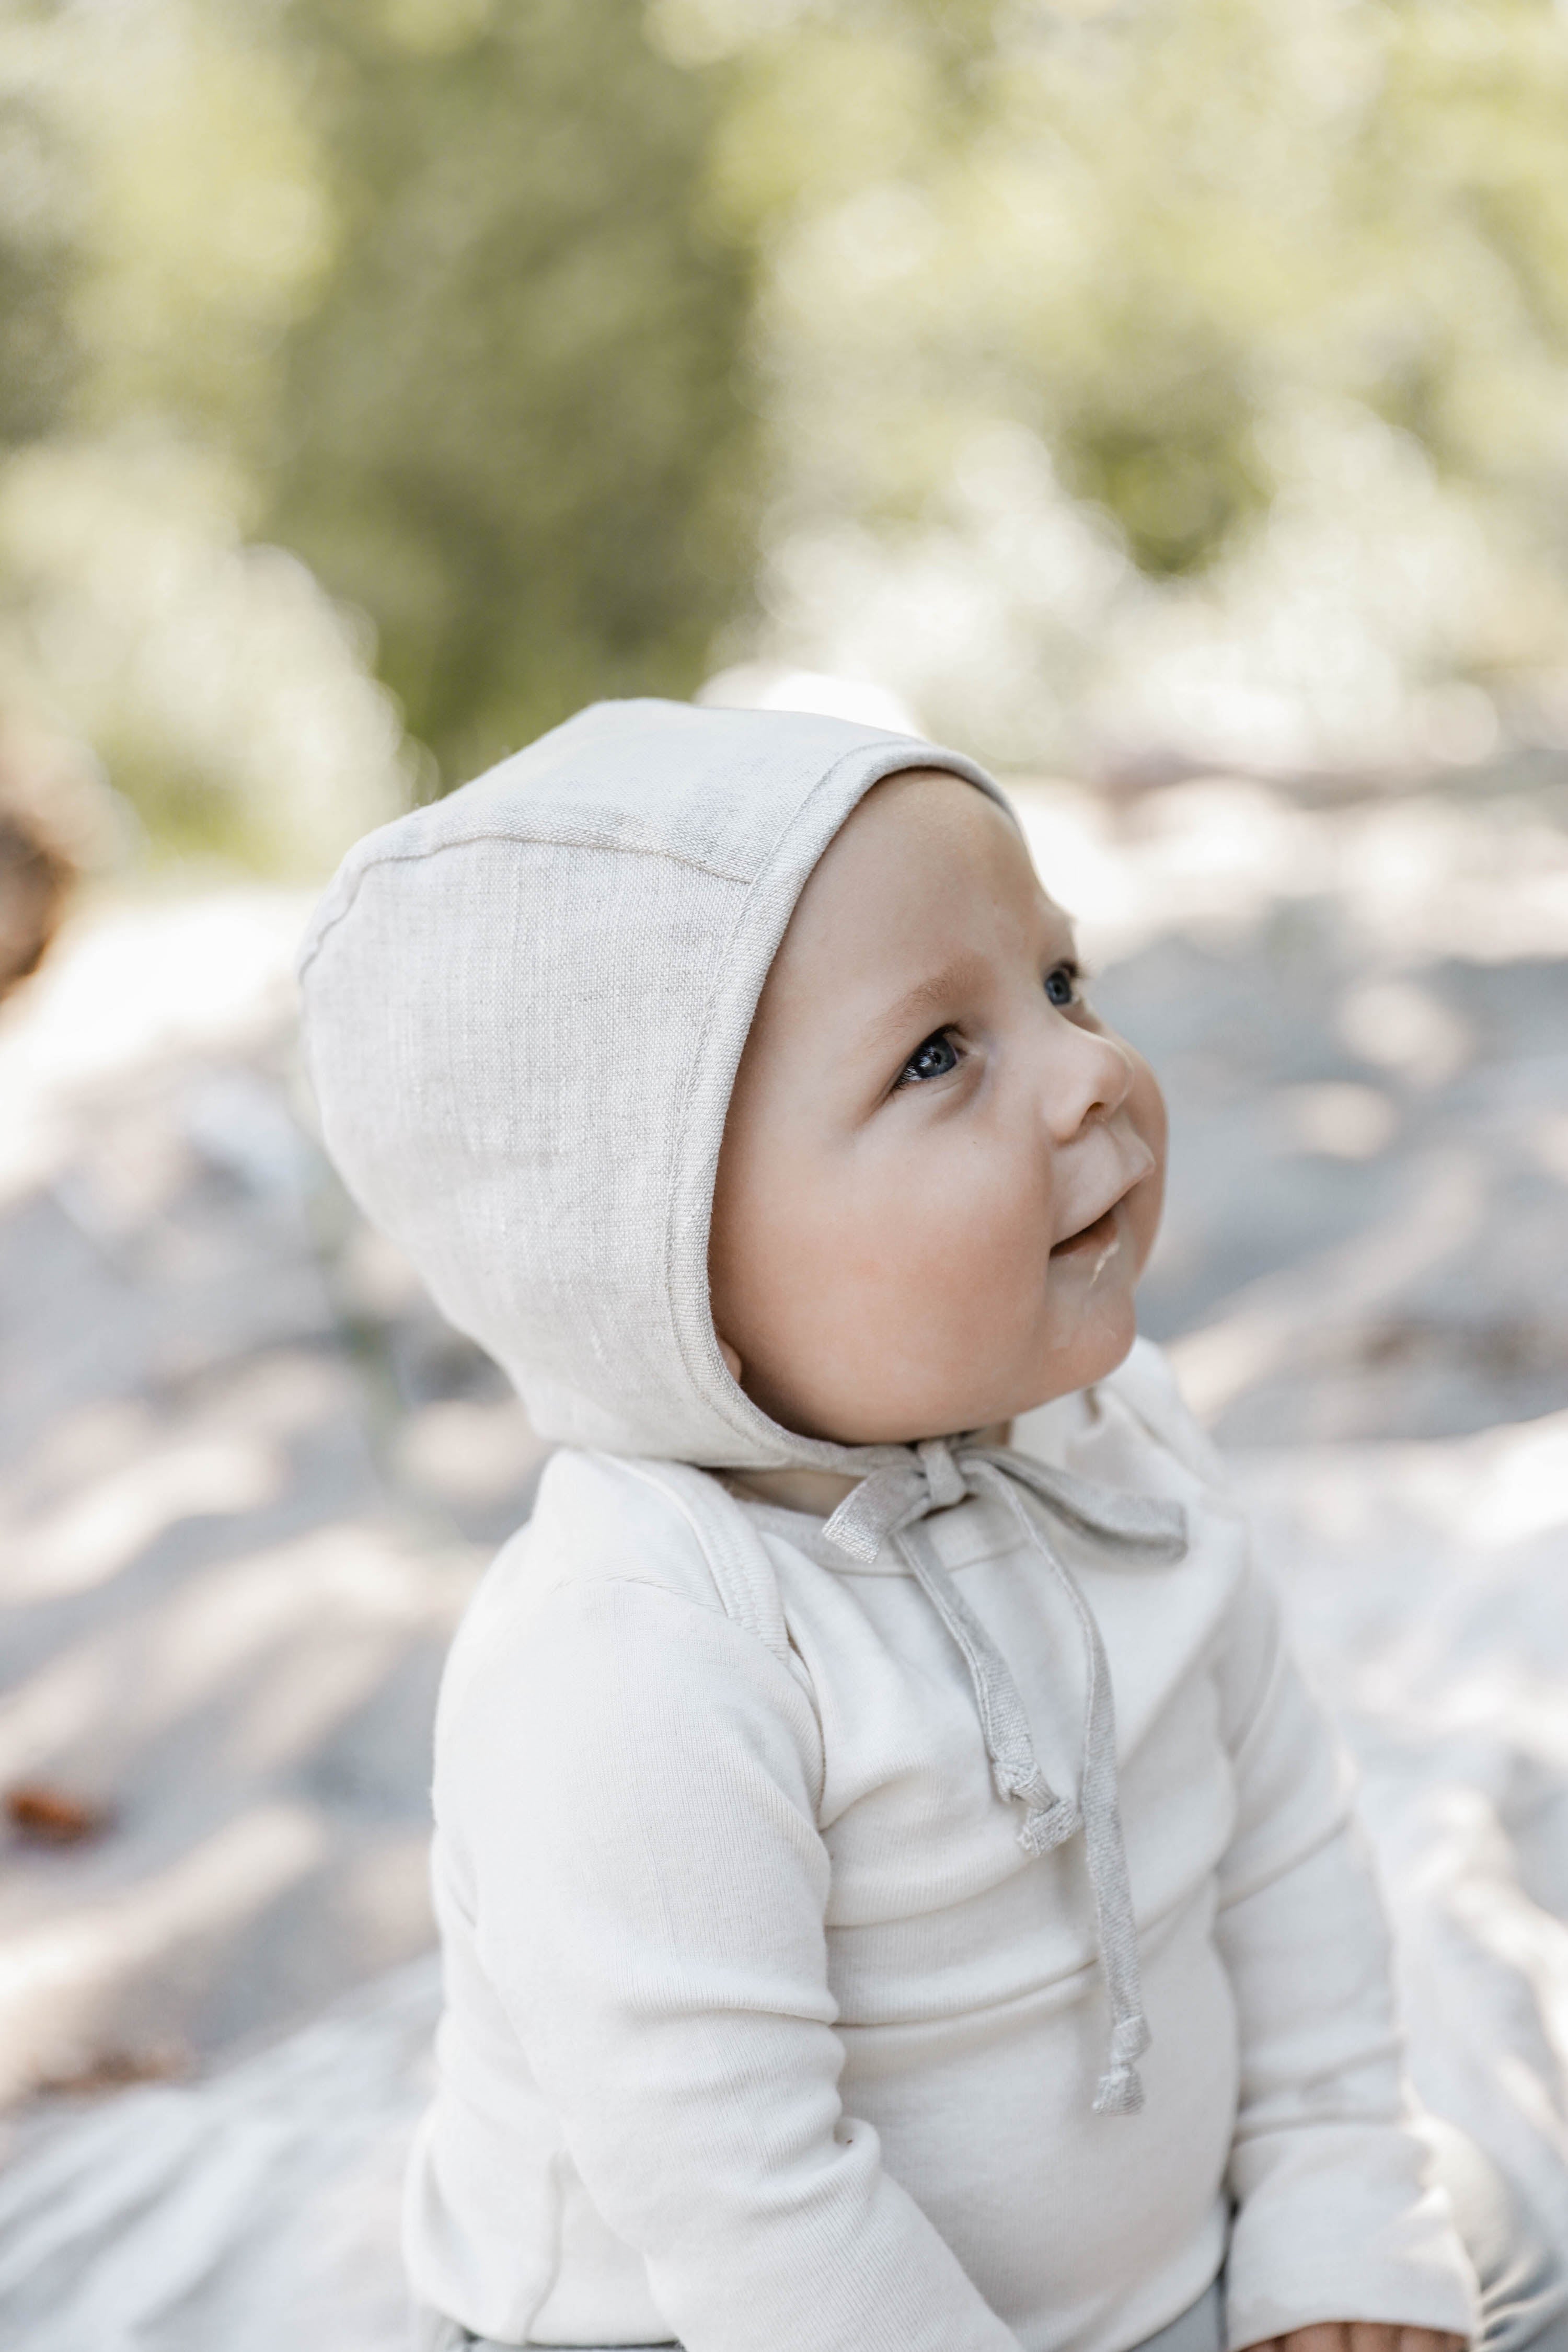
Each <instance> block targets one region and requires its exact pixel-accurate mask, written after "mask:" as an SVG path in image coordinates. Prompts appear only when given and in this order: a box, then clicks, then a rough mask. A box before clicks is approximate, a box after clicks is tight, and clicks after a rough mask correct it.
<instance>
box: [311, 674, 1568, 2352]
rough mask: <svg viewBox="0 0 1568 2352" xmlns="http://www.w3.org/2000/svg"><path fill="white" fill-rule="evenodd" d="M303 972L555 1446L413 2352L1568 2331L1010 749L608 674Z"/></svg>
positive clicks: (507, 1562) (436, 2164)
mask: <svg viewBox="0 0 1568 2352" xmlns="http://www.w3.org/2000/svg"><path fill="white" fill-rule="evenodd" d="M304 984H305V997H306V1011H307V1037H308V1045H309V1052H310V1062H311V1067H312V1073H313V1076H314V1079H315V1083H316V1087H317V1090H318V1094H319V1097H320V1100H321V1110H322V1118H323V1123H324V1129H325V1133H326V1137H327V1140H328V1143H329V1146H330V1148H331V1151H332V1152H333V1154H334V1156H335V1158H336V1160H337V1161H338V1163H339V1165H340V1167H341V1168H342V1171H343V1173H344V1175H345V1177H346V1179H347V1181H348V1182H349V1184H350V1185H351V1187H352V1188H353V1191H354V1192H355V1193H356V1195H357V1197H358V1198H359V1200H360V1201H361V1202H363V1206H364V1207H365V1209H366V1211H367V1212H368V1213H369V1214H370V1215H371V1216H372V1217H373V1218H374V1219H375V1220H376V1222H377V1223H380V1224H381V1225H382V1226H384V1228H385V1229H386V1230H387V1231H388V1232H389V1233H390V1234H393V1235H394V1236H395V1238H396V1239H397V1240H398V1241H399V1242H400V1243H401V1244H403V1245H404V1247H405V1249H406V1250H407V1251H408V1253H409V1254H410V1255H411V1256H412V1258H413V1259H414V1261H415V1263H416V1265H418V1266H419V1267H420V1269H421V1271H422V1272H423V1273H424V1275H425V1276H426V1279H427V1281H428V1282H429V1283H430V1285H431V1287H432V1289H433V1290H434V1292H435V1295H436V1297H437V1299H438V1300H439V1301H440V1303H441V1305H442V1306H443V1307H444V1308H445V1309H446V1311H447V1314H448V1315H449V1316H450V1317H451V1318H452V1319H453V1320H454V1322H456V1323H457V1324H458V1325H459V1326H460V1327H461V1328H463V1329H465V1330H467V1331H468V1332H470V1333H472V1334H473V1335H474V1336H475V1337H476V1338H477V1339H479V1340H480V1341H481V1342H482V1343H483V1345H484V1346H485V1347H487V1348H488V1349H489V1350H490V1351H491V1353H492V1354H493V1355H494V1356H495V1357H496V1358H497V1359H498V1360H500V1363H501V1364H502V1365H503V1366H504V1367H505V1369H506V1370H507V1371H508V1372H509V1374H510V1376H511V1378H512V1379H513V1380H514V1381H515V1382H516V1384H517V1387H518V1389H519V1390H520V1391H521V1394H522V1396H523V1398H524V1400H525V1401H526V1403H527V1405H528V1409H529V1412H530V1414H531V1418H532V1421H533V1423H534V1425H535V1427H536V1428H537V1429H538V1430H539V1431H540V1432H541V1433H542V1434H543V1435H545V1436H546V1437H549V1438H551V1439H553V1440H555V1441H558V1442H559V1444H560V1446H561V1448H562V1449H563V1450H562V1451H560V1452H558V1453H557V1454H555V1456H554V1457H553V1459H552V1463H551V1465H550V1467H549V1469H548V1470H547V1472H546V1474H545V1476H544V1479H543V1482H542V1486H541V1489H540V1494H539V1499H538V1504H537V1507H536V1509H535V1512H534V1515H533V1517H532V1519H531V1522H530V1524H529V1525H528V1527H527V1528H525V1529H524V1530H523V1531H522V1532H521V1534H520V1535H519V1536H517V1537H516V1538H514V1539H513V1540H512V1541H511V1542H510V1544H509V1545H507V1547H506V1548H505V1549H503V1550H502V1552H501V1553H500V1557H499V1559H497V1560H496V1562H495V1564H494V1565H493V1567H492V1568H491V1570H490V1571H489V1574H488V1576H487V1577H486V1579H485V1580H484V1582H483V1584H482V1585H481V1587H480V1589H479V1592H478V1594H477V1596H476V1598H475V1600H474V1601H473V1603H472V1605H471V1607H470V1609H469V1611H468V1616H467V1618H466V1619H465V1622H464V1623H463V1626H462V1628H461V1630H460V1632H459V1633H458V1639H457V1642H456V1644H455V1646H454V1649H453V1652H452V1656H451V1660H450V1664H449V1665H448V1669H447V1676H446V1681H445V1684H444V1686H443V1693H442V1699H441V1706H440V1713H439V1719H438V1723H437V1758H436V1781H435V1810H436V1822H437V1828H436V1841H435V1853H434V1884H435V1894H436V1901H437V1911H438V1916H439V1921H440V1928H441V1936H442V1943H443V1950H444V1958H445V1969H446V2011H445V2017H444V2021H443V2023H442V2026H441V2031H440V2035H439V2041H438V2053H437V2054H438V2062H439V2064H438V2084H437V2091H436V2095H435V2098H434V2101H433V2104H432V2105H431V2107H430V2109H429V2112H428V2114H427V2116H426V2119H425V2122H424V2124H423V2126H422V2128H421V2131H420V2134H419V2137H418V2140H417V2144H416V2149H415V2152H414V2157H413V2160H412V2165H411V2169H410V2174H409V2181H408V2193H407V2203H406V2213H405V2243H406V2251H407V2261H408V2266H409V2271H410V2275H411V2279H412V2284H413V2288H414V2293H415V2295H416V2302H417V2305H418V2306H419V2307H420V2311H421V2314H422V2318H421V2323H420V2324H421V2326H422V2330H423V2333H422V2337H421V2340H422V2342H423V2343H425V2344H426V2346H428V2347H432V2352H434V2347H448V2346H450V2347H457V2346H461V2345H465V2344H469V2343H473V2342H479V2343H481V2344H496V2345H523V2344H540V2345H555V2346H584V2347H618V2346H626V2345H638V2346H642V2345H653V2344H659V2343H668V2342H671V2341H676V2340H678V2341H679V2343H680V2344H682V2345H684V2346H685V2347H688V2348H689V2352H1019V2347H1024V2352H1124V2347H1134V2346H1142V2345H1146V2344H1153V2345H1156V2346H1158V2347H1159V2352H1227V2348H1228V2352H1241V2347H1247V2346H1251V2345H1255V2344H1260V2343H1266V2342H1271V2341H1272V2342H1289V2344H1291V2345H1292V2347H1294V2352H1338V2347H1343V2352H1449V2347H1453V2346H1455V2345H1456V2344H1457V2343H1458V2341H1459V2340H1460V2339H1462V2338H1464V2337H1466V2336H1469V2335H1471V2334H1472V2332H1473V2331H1475V2329H1476V2328H1477V2326H1478V2325H1479V2324H1481V2323H1484V2325H1485V2326H1486V2328H1487V2331H1488V2332H1487V2336H1486V2341H1487V2343H1488V2344H1489V2346H1493V2345H1495V2346H1505V2345H1506V2346H1507V2347H1509V2352H1515V2347H1521V2346H1522V2345H1524V2344H1525V2343H1529V2342H1535V2343H1539V2344H1542V2345H1544V2344H1545V2342H1546V2340H1547V2333H1548V2332H1549V2329H1550V2327H1551V2326H1552V2325H1555V2326H1557V2327H1558V2328H1559V2329H1561V2326H1562V2323H1561V2320H1560V2319H1559V2320H1558V2321H1557V2322H1555V2323H1552V2321H1551V2319H1550V2311H1549V2306H1551V2307H1552V2308H1555V2306H1554V2305H1552V2294H1553V2293H1554V2292H1555V2289H1554V2288H1552V2284H1551V2282H1550V2280H1547V2281H1546V2284H1544V2285H1543V2284H1542V2281H1543V2279H1545V2275H1546V2272H1547V2271H1548V2270H1549V2269H1550V2267H1551V2265H1550V2258H1549V2257H1545V2256H1542V2255H1540V2254H1539V2252H1537V2253H1535V2254H1530V2253H1529V2252H1528V2250H1527V2249H1524V2247H1523V2242H1522V2240H1518V2239H1516V2240H1515V2241H1514V2242H1511V2243H1510V2244H1506V2245H1504V2246H1503V2247H1502V2250H1501V2252H1500V2253H1499V2254H1498V2255H1497V2257H1496V2258H1495V2259H1493V2258H1491V2257H1490V2256H1487V2255H1483V2273H1482V2279H1481V2292H1482V2296H1483V2301H1482V2305H1481V2307H1480V2315H1479V2320H1478V2307H1477V2300H1476V2297H1477V2287H1476V2279H1475V2275H1474V2273H1473V2271H1472V2268H1471V2265H1470V2262H1469V2259H1468V2256H1467V2254H1466V2252H1464V2251H1463V2249H1462V2247H1461V2244H1460V2241H1459V2238H1458V2235H1457V2234H1456V2231H1455V2229H1454V2225H1453V2221H1452V2219H1451V2217H1450V2211H1449V2206H1448V2204H1447V2200H1446V2198H1445V2195H1444V2192H1443V2191H1442V2190H1441V2189H1437V2188H1435V2187H1433V2186H1431V2185H1429V2183H1428V2171H1429V2161H1428V2156H1427V2150H1426V2142H1425V2141H1424V2139H1423V2137H1421V2136H1420V2135H1419V2134H1418V2132H1417V2130H1416V2128H1415V2126H1414V2124H1413V2121H1412V2118H1411V2115H1410V2112H1409V2110H1408V2107H1407V2105H1406V2101H1405V2095H1404V2092H1403V2088H1402V2084H1401V2077H1400V2063H1399V2054H1398V2047H1397V2041H1396V2035H1395V2029H1394V2021H1393V2014H1392V2001H1391V1995H1390V1990H1389V1973H1388V1955H1387V1949H1386V1944H1385V1938H1384V1929H1383V1927H1382V1925H1381V1922H1380V1918H1379V1913H1378V1907H1377V1903H1376V1899H1375V1895H1374V1893H1373V1885H1372V1880H1371V1876H1370V1874H1369V1870H1368V1865H1367V1862H1366V1859H1365V1856H1364V1854H1363V1849H1362V1845H1361V1843H1360V1841H1359V1838H1358V1835H1357V1832H1356V1830H1355V1827H1354V1824H1353V1822H1352V1818H1351V1815H1350V1811H1349V1806H1348V1801H1347V1795H1346V1789H1345V1777H1344V1772H1343V1769H1342V1763H1341V1759H1340V1757H1339V1755H1338V1753H1337V1751H1336V1748H1335V1746H1334V1743H1333V1740H1332V1738H1331V1735H1330V1733H1329V1732H1328V1730H1327V1729H1326V1728H1325V1727H1324V1724H1323V1722H1322V1720H1321V1717H1320V1716H1319V1714H1318V1713H1317V1711H1316V1710H1315V1708H1314V1706H1313V1705H1312V1703H1311V1702H1310V1699H1309V1697H1308V1696H1307V1695H1306V1693H1305V1691H1304V1690H1303V1687H1302V1685H1301V1683H1300V1678H1299V1676H1298V1674H1297V1672H1296V1669H1295V1667H1294V1665H1293V1664H1292V1662H1291V1659H1290V1656H1289V1651H1288V1650H1287V1649H1286V1647H1285V1646H1284V1644H1283V1643H1282V1640H1281V1637H1280V1633H1279V1622H1278V1612H1277V1610H1276V1607H1275V1604H1274V1601H1273V1600H1272V1598H1271V1595H1270V1592H1269V1590H1268V1585H1267V1584H1266V1583H1265V1582H1263V1581H1262V1580H1260V1579H1259V1578H1258V1576H1257V1574H1256V1573H1255V1572H1254V1570H1253V1569H1252V1567H1251V1565H1250V1563H1249V1560H1248V1555H1247V1535H1246V1530H1245V1528H1244V1527H1243V1525H1242V1523H1241V1522H1240V1520H1239V1519H1238V1517H1237V1515H1236V1513H1235V1511H1234V1509H1233V1508H1232V1507H1231V1506H1230V1505H1229V1504H1228V1503H1227V1501H1226V1496H1225V1492H1224V1488H1223V1485H1222V1482H1221V1479H1220V1476H1219V1473H1218V1470H1217V1466H1216V1465H1215V1460H1214V1458H1213V1456H1212V1455H1211V1454H1210V1452H1209V1450H1208V1448H1207V1445H1206V1444H1205V1441H1204V1439H1203V1438H1202V1436H1201V1435H1200V1434H1199V1433H1198V1432H1197V1431H1196V1430H1195V1428H1194V1425H1193V1423H1191V1421H1190V1420H1189V1419H1188V1417H1187V1415H1186V1414H1185V1412H1184V1410H1183V1407H1182V1405H1181V1403H1180V1402H1179V1400H1178V1398H1177V1396H1176V1393H1175V1391H1174V1389H1173V1386H1172V1383H1171V1381H1170V1379H1169V1376H1168V1374H1167V1373H1166V1372H1165V1370H1164V1369H1163V1365H1162V1362H1161V1360H1160V1359H1159V1357H1158V1355H1157V1354H1156V1353H1155V1352H1154V1350H1153V1349H1151V1348H1150V1347H1149V1346H1148V1345H1147V1344H1146V1343H1143V1342H1140V1341H1137V1340H1136V1339H1135V1336H1134V1312H1133V1293H1134V1287H1135V1285H1136V1281H1137V1277H1138V1274H1139V1271H1140V1269H1141V1267H1142V1264H1143V1261H1144V1259H1145V1257H1146V1255H1147V1254H1148V1251H1149V1248H1150V1246H1151V1244H1152V1240H1153V1237H1154V1233H1155V1228H1156V1225H1157V1223H1158V1219H1159V1213H1160V1201H1161V1189H1162V1181H1163V1165H1164V1151H1165V1124H1164V1115H1163V1106H1162V1102H1161V1097H1160V1093H1159V1089H1158V1087H1156V1085H1155V1083H1154V1080H1153V1078H1152V1076H1151V1074H1150V1072H1149V1070H1148V1068H1147V1067H1146V1066H1145V1065H1144V1064H1143V1062H1142V1060H1141V1059H1140V1058H1139V1056H1138V1055H1136V1054H1135V1053H1134V1052H1133V1051H1132V1050H1131V1048H1130V1047H1129V1046H1128V1045H1124V1044H1123V1043H1122V1042H1121V1039H1119V1038H1117V1037H1115V1036H1113V1035H1112V1034H1110V1032H1109V1031H1108V1030H1107V1029H1106V1028H1105V1027H1104V1026H1103V1024H1101V1023H1100V1021H1099V1020H1098V1019H1097V1018H1096V1016H1095V1014H1094V1013H1092V1012H1091V1010H1090V1009H1089V1005H1088V1003H1086V1001H1085V998H1084V994H1083V987H1082V981H1081V975H1080V973H1079V967H1078V964H1077V962H1076V961H1075V955H1074V948H1073V940H1072V932H1071V928H1070V926H1069V924H1068V919H1067V918H1066V917H1065V916H1064V915H1063V913H1062V912H1061V910H1060V909H1059V908H1058V907H1057V906H1055V905H1054V904H1053V903H1052V901H1051V899H1050V898H1048V897H1047V895H1046V894H1045V892H1044V891H1043V890H1042V888H1041V887H1040V885H1039V883H1038V882H1037V879H1036V877H1035V874H1034V872H1033V869H1032V867H1031V866H1030V863H1029V858H1028V855H1027V852H1026V848H1025V845H1024V842H1023V839H1022V837H1021V835H1020V834H1019V832H1018V829H1017V827H1016V823H1015V821H1014V819H1013V818H1012V816H1011V814H1009V812H1008V809H1007V805H1006V803H1005V800H1004V798H1003V796H1002V794H1001V793H1000V792H999V791H998V790H997V788H996V786H995V785H994V783H993V782H991V780H990V779H989V778H988V777H987V776H986V775H985V773H984V771H983V770H981V769H980V768H978V767H977V766H975V765H974V764H973V762H972V761H968V760H966V759H964V758H963V757H961V756H959V755H956V754H954V753H952V752H948V751H939V750H937V749H935V748H933V747H932V746H931V745H929V744H924V743H921V742H918V741H915V740H912V739H910V738H908V737H904V736H897V735H890V734H888V733H886V732H879V731H876V730H870V729H867V728H861V727H856V726H852V725H848V724H846V723H844V722H841V721H837V720H832V719H817V718H810V717H804V716H797V715H783V714H778V713H762V712H742V711H704V710H694V709H687V708H685V707H683V706H679V705H671V704H661V703H653V702H640V703H637V702H634V703H625V704H618V705H604V706H599V707H597V708H595V709H592V710H588V711H585V712H584V713H583V714H582V715H581V716H580V717H579V718H577V719H574V720H573V721H572V722H571V723H570V724H569V725H567V726H565V727H563V728H560V729H558V730H556V731H555V732H554V733H553V734H552V735H549V736H547V737H545V738H544V740H542V742H539V743H537V744H535V745H533V746H532V748H531V750H529V751H525V752H522V753H521V754H520V755H519V756H518V757H517V758H515V759H512V760H510V761H505V762H503V764H502V765H501V766H500V767H499V768H497V769H496V770H494V771H493V772H491V773H490V774H489V775H488V776H485V777H482V778H480V779H479V782H476V783H473V784H470V785H468V787H467V788H466V789H465V790H464V791H462V792H460V793H455V794H454V795H453V796H452V797H451V798H450V799H449V800H447V801H445V802H443V803H440V804H439V805H437V806H435V807H431V808H427V809H423V810H420V811H418V812H416V814H412V815H410V816H407V817H405V818H402V819H400V820H399V821H398V822H397V823H396V824H393V825H390V826H388V827H386V828H385V829H384V831H383V832H381V833H378V834H375V835H372V836H371V837H370V839H369V840H368V841H366V842H363V843H362V844H361V845H360V846H359V848H358V849H357V850H356V851H355V852H354V853H353V855H352V856H351V857H350V858H349V859H348V861H347V862H346V864H345V866H344V867H343V869H342V873H341V875H340V876H339V877H338V880H337V882H336V884H335V885H334V887H333V888H332V890H331V893H330V894H329V896H328V898H327V900H326V901H325V903H324V905H323V907H322V909H321V913H320V915H319V917H318V919H317V922H316V926H315V929H314V931H313V934H312V937H311V940H310V943H309V944H308V947H307V951H306V961H305V967H304ZM1505 2234H1506V2233H1505ZM1531 2263H1533V2264H1534V2268H1533V2269H1531ZM1504 2273H1507V2276H1506V2278H1505V2277H1504ZM1510 2281H1511V2285H1510V2284H1509V2282H1510ZM1521 2282H1522V2284H1521ZM1510 2296H1511V2301H1510ZM1532 2298H1533V2299H1532ZM1543 2314H1546V2315H1547V2317H1546V2318H1544V2319H1543V2318H1542V2315H1543ZM1531 2315H1533V2316H1531ZM1558 2340H1559V2339H1558V2337H1557V2336H1553V2337H1552V2341H1553V2343H1556V2342H1557V2341H1558Z"/></svg>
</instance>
